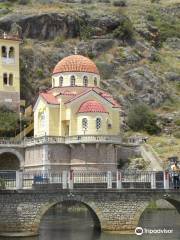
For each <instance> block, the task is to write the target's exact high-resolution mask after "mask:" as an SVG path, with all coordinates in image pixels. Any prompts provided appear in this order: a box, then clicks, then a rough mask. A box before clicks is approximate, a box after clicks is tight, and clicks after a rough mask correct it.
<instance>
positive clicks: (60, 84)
mask: <svg viewBox="0 0 180 240" xmlns="http://www.w3.org/2000/svg"><path fill="white" fill-rule="evenodd" d="M59 86H60V87H62V86H63V77H62V76H60V77H59Z"/></svg>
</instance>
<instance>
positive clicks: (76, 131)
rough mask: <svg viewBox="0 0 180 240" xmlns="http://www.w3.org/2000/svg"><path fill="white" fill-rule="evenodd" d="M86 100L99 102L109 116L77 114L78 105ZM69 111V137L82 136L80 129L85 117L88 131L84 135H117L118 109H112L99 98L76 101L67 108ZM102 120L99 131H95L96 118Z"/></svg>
mask: <svg viewBox="0 0 180 240" xmlns="http://www.w3.org/2000/svg"><path fill="white" fill-rule="evenodd" d="M88 100H96V101H98V102H100V103H101V104H102V105H103V106H104V107H105V109H106V110H107V111H108V112H109V114H105V113H84V114H82V113H81V114H77V112H78V109H79V107H80V105H81V104H82V103H83V102H85V101H88ZM68 107H69V109H71V118H70V119H71V121H70V132H69V134H70V135H83V134H84V131H83V129H82V118H83V117H87V119H88V129H87V130H86V131H85V134H89V135H94V134H95V135H96V134H97V135H101V134H102V135H118V134H119V132H120V130H119V126H120V119H119V109H118V108H112V105H111V104H109V103H107V101H106V100H104V99H103V98H100V97H98V96H96V95H90V96H86V98H85V99H84V100H83V99H81V100H80V101H77V102H75V103H73V104H71V105H69V106H68ZM97 117H100V118H102V126H101V128H100V129H98V130H96V118H97ZM108 123H111V124H112V128H109V127H108Z"/></svg>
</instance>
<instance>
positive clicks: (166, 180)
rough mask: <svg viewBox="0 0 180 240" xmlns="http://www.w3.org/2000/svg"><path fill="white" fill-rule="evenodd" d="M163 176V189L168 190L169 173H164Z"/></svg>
mask: <svg viewBox="0 0 180 240" xmlns="http://www.w3.org/2000/svg"><path fill="white" fill-rule="evenodd" d="M163 175H164V189H169V172H168V171H164V172H163Z"/></svg>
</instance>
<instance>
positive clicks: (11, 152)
mask: <svg viewBox="0 0 180 240" xmlns="http://www.w3.org/2000/svg"><path fill="white" fill-rule="evenodd" d="M23 164H24V157H23V155H22V154H21V153H20V152H19V151H18V150H16V149H13V148H3V149H0V170H18V169H19V168H21V167H22V166H23Z"/></svg>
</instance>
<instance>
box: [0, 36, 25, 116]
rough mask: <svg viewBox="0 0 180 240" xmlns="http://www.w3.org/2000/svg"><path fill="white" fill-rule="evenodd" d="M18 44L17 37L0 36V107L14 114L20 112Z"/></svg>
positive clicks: (19, 41) (19, 40)
mask: <svg viewBox="0 0 180 240" xmlns="http://www.w3.org/2000/svg"><path fill="white" fill-rule="evenodd" d="M20 43H21V39H19V37H18V36H15V35H11V36H10V35H7V34H6V33H4V34H3V35H2V36H0V105H1V106H3V105H4V106H6V107H8V108H10V109H12V110H14V111H16V112H19V110H20V73H19V44H20Z"/></svg>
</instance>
